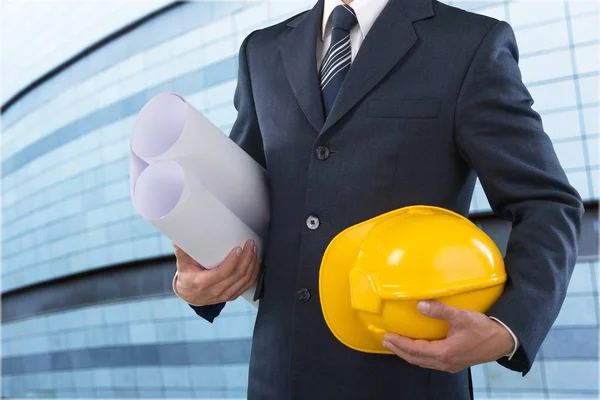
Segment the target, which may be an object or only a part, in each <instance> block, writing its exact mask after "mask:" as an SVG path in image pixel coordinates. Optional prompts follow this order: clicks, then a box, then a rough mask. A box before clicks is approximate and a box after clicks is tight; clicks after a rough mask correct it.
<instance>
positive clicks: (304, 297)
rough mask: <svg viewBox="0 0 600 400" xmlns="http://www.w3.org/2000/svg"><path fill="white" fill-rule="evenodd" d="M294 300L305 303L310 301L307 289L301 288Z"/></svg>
mask: <svg viewBox="0 0 600 400" xmlns="http://www.w3.org/2000/svg"><path fill="white" fill-rule="evenodd" d="M296 298H297V299H298V300H299V301H301V302H303V303H306V302H307V301H309V300H310V291H309V290H308V289H307V288H302V289H300V290H298V292H296Z"/></svg>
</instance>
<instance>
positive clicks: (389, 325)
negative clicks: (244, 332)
mask: <svg viewBox="0 0 600 400" xmlns="http://www.w3.org/2000/svg"><path fill="white" fill-rule="evenodd" d="M505 281H506V272H505V269H504V261H503V258H502V254H501V253H500V250H499V249H498V247H497V246H496V245H495V243H494V242H493V241H492V239H491V238H490V237H489V236H487V235H486V234H485V233H484V232H483V231H482V230H480V229H479V228H478V227H477V226H475V224H473V223H472V222H471V221H469V220H468V219H467V218H465V217H463V216H462V215H459V214H457V213H454V212H452V211H450V210H446V209H443V208H439V207H432V206H410V207H404V208H400V209H398V210H395V211H391V212H389V213H386V214H383V215H380V216H378V217H375V218H373V219H370V220H368V221H365V222H362V223H359V224H357V225H354V226H352V227H350V228H348V229H346V230H344V231H342V232H341V233H340V234H338V235H337V236H336V237H335V238H334V239H333V240H332V241H331V243H330V244H329V246H328V247H327V250H326V251H325V254H324V256H323V260H322V262H321V269H320V272H319V295H320V300H321V309H322V311H323V315H324V317H325V321H326V323H327V325H328V327H329V329H330V330H331V332H332V333H333V334H334V336H335V337H336V338H337V339H338V340H339V341H341V342H342V343H343V344H345V345H346V346H348V347H350V348H353V349H355V350H358V351H363V352H367V353H391V352H390V351H389V350H388V349H386V348H385V347H383V346H382V344H381V341H382V339H383V335H384V334H385V333H387V332H393V333H397V334H399V335H402V336H407V337H411V338H414V339H428V340H433V339H442V338H444V337H446V335H447V333H448V329H449V325H448V323H447V322H445V321H442V320H437V319H433V318H428V317H425V316H424V315H422V314H421V313H419V311H418V310H417V302H418V301H419V300H426V299H435V300H438V301H440V302H442V303H445V304H447V305H450V306H453V307H459V308H464V309H468V310H473V311H479V312H485V311H487V310H488V309H489V308H490V307H491V306H492V304H494V302H495V301H496V300H497V299H498V297H500V295H501V294H502V292H503V290H504V283H505Z"/></svg>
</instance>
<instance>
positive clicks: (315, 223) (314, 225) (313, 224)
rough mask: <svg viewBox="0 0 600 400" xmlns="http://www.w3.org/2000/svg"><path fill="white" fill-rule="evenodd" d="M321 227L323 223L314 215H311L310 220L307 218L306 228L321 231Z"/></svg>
mask: <svg viewBox="0 0 600 400" xmlns="http://www.w3.org/2000/svg"><path fill="white" fill-rule="evenodd" d="M319 225H321V221H319V218H317V217H315V216H314V215H309V216H308V218H306V226H307V227H308V229H310V230H311V231H314V230H315V229H319Z"/></svg>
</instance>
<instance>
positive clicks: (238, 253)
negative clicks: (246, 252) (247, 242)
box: [235, 247, 242, 257]
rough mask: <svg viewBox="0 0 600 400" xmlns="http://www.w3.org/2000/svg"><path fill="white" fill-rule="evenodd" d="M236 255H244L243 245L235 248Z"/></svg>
mask: <svg viewBox="0 0 600 400" xmlns="http://www.w3.org/2000/svg"><path fill="white" fill-rule="evenodd" d="M235 255H236V256H238V257H239V256H241V255H242V248H241V247H238V248H237V249H236V250H235Z"/></svg>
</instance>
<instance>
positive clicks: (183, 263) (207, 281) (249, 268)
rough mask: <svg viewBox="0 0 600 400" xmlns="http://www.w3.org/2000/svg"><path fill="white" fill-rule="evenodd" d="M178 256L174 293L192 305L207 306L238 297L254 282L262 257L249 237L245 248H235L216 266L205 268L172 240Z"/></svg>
mask: <svg viewBox="0 0 600 400" xmlns="http://www.w3.org/2000/svg"><path fill="white" fill-rule="evenodd" d="M173 247H174V248H175V257H176V258H177V278H176V280H175V283H174V289H175V292H176V293H177V294H178V295H179V297H181V298H182V299H183V300H184V301H186V302H188V303H189V304H192V305H198V306H208V305H211V304H218V303H223V302H226V301H232V300H235V299H237V298H238V297H239V296H240V295H241V294H242V293H244V292H245V291H246V290H248V288H250V286H252V285H253V284H254V282H255V281H256V278H257V277H258V273H259V272H260V263H261V260H260V259H259V257H258V255H257V250H258V248H257V246H256V244H255V243H254V241H253V240H249V241H247V242H246V244H245V245H244V248H243V249H242V248H241V247H235V248H234V249H233V250H231V252H230V253H229V255H228V256H227V258H225V260H224V261H223V263H221V265H219V266H218V267H216V268H213V269H204V268H203V267H202V266H201V265H200V264H199V263H198V262H197V261H196V260H194V259H193V258H192V257H190V255H189V254H187V253H186V252H185V251H183V250H182V249H181V248H180V247H179V246H177V245H176V244H175V243H173Z"/></svg>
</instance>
